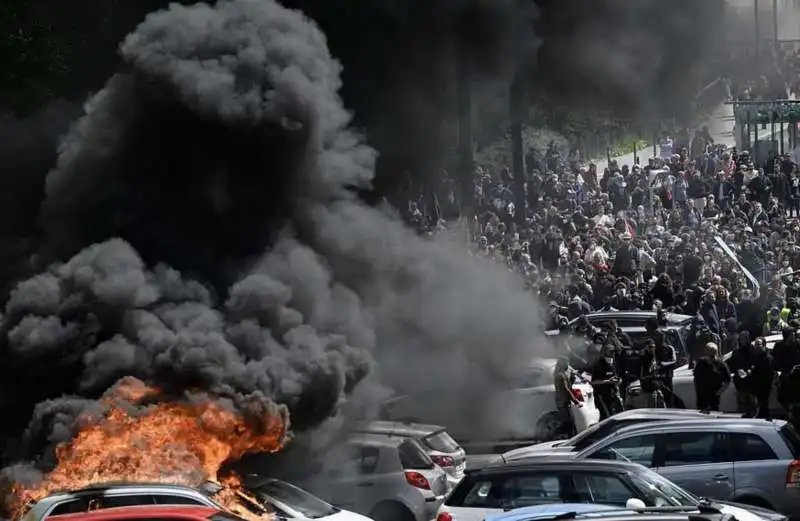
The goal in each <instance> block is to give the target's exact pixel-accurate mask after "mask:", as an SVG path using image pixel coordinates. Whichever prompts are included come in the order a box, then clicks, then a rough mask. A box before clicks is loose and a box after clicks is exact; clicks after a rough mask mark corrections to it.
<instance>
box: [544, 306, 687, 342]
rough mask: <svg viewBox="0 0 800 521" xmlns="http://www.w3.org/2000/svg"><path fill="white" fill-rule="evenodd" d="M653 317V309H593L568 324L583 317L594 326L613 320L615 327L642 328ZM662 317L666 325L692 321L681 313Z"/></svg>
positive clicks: (552, 332) (554, 332)
mask: <svg viewBox="0 0 800 521" xmlns="http://www.w3.org/2000/svg"><path fill="white" fill-rule="evenodd" d="M654 318H656V312H655V311H595V312H593V313H588V314H586V315H583V316H582V317H578V318H574V319H572V320H570V321H569V326H570V330H573V329H574V328H575V327H576V326H577V325H578V324H579V322H580V321H581V319H585V320H586V321H588V322H589V324H591V325H593V326H595V327H599V326H601V325H602V324H604V323H606V322H609V321H611V320H613V321H615V322H616V323H617V327H620V328H626V327H641V328H643V327H645V326H646V325H647V321H648V320H650V319H654ZM664 319H665V320H666V322H667V325H668V326H688V325H689V324H690V323H691V322H692V316H691V315H681V314H679V313H664ZM559 333H560V332H559V330H558V329H549V330H547V331H546V332H545V334H546V335H547V336H556V335H558V334H559Z"/></svg>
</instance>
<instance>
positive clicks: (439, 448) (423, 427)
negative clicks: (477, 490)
mask: <svg viewBox="0 0 800 521" xmlns="http://www.w3.org/2000/svg"><path fill="white" fill-rule="evenodd" d="M356 430H357V431H358V432H365V433H370V432H371V433H375V434H388V435H391V436H401V437H405V438H413V439H415V440H417V441H418V442H419V443H420V445H422V447H423V448H424V449H425V452H427V453H428V456H430V458H431V459H432V460H433V462H434V463H436V464H437V465H439V466H440V467H441V468H442V469H443V470H444V471H445V472H447V481H448V484H449V488H453V486H455V484H456V483H458V482H459V481H460V480H461V478H463V477H464V469H465V468H466V466H467V454H466V452H465V451H464V449H463V448H461V446H460V445H459V444H458V442H457V441H456V440H454V439H453V437H452V436H450V434H448V432H447V430H445V428H444V427H441V426H439V425H428V424H423V423H406V422H392V421H373V422H367V423H362V424H360V425H358V426H357V428H356Z"/></svg>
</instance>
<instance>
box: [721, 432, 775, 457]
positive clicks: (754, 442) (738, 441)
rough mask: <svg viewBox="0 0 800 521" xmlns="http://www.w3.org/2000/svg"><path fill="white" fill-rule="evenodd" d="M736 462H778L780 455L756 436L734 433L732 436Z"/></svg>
mask: <svg viewBox="0 0 800 521" xmlns="http://www.w3.org/2000/svg"><path fill="white" fill-rule="evenodd" d="M731 443H732V444H733V454H734V459H735V460H736V461H763V460H776V459H778V455H777V454H775V451H773V450H772V447H770V446H769V444H768V443H767V442H765V441H764V440H763V439H761V436H758V435H756V434H744V433H734V434H732V435H731Z"/></svg>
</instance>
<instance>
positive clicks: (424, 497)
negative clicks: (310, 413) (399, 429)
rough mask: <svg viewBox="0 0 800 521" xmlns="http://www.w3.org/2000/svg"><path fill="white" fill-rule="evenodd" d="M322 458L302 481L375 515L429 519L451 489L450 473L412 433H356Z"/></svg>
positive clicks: (398, 520)
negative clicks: (449, 483)
mask: <svg viewBox="0 0 800 521" xmlns="http://www.w3.org/2000/svg"><path fill="white" fill-rule="evenodd" d="M321 463H322V466H321V467H320V468H319V469H318V471H317V472H316V473H315V475H314V476H312V477H310V478H308V479H307V480H304V481H303V486H304V487H305V488H308V489H309V490H310V491H311V492H313V493H315V494H316V495H318V496H320V497H322V498H324V499H327V500H328V501H330V502H331V503H333V504H334V505H337V506H340V507H342V508H346V509H349V510H353V511H355V512H359V513H362V514H365V515H367V516H369V517H371V518H372V519H375V520H376V521H428V520H429V519H431V518H432V517H433V516H434V515H435V514H436V510H437V509H438V508H439V506H440V505H441V504H442V502H443V501H444V496H445V494H446V493H447V492H448V485H447V475H446V473H445V472H444V470H442V469H441V468H440V467H438V466H437V465H436V464H434V463H433V461H432V460H431V458H430V457H429V456H428V455H427V454H426V452H425V449H424V448H423V447H422V446H421V445H420V444H419V442H417V441H416V440H414V439H412V438H406V437H402V436H390V435H384V434H372V433H362V434H355V435H353V436H352V437H350V438H349V439H347V441H346V442H345V443H344V444H343V446H341V447H338V448H334V449H331V450H328V451H326V452H325V454H324V457H323V458H322V459H321Z"/></svg>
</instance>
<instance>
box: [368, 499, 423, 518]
mask: <svg viewBox="0 0 800 521" xmlns="http://www.w3.org/2000/svg"><path fill="white" fill-rule="evenodd" d="M369 517H370V518H371V519H374V520H375V521H416V519H415V518H414V514H412V513H411V511H410V510H409V509H408V508H407V507H406V506H405V505H403V504H401V503H397V502H395V501H385V502H383V503H378V504H377V505H375V506H374V507H373V508H372V510H370V512H369Z"/></svg>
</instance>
